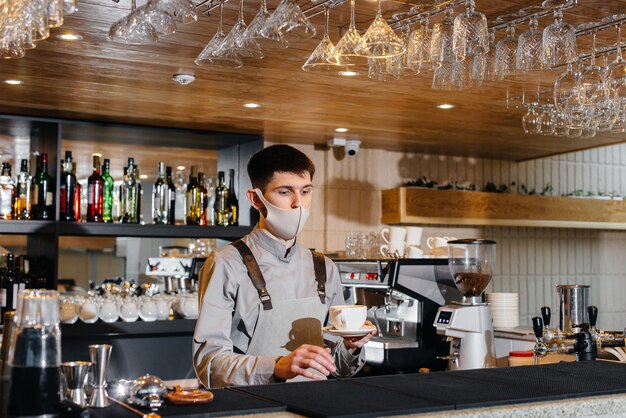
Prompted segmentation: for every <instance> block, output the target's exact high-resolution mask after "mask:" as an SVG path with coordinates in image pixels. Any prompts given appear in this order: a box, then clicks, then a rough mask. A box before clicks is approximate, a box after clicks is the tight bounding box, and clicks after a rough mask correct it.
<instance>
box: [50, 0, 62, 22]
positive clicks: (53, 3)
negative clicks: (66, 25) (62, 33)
mask: <svg viewBox="0 0 626 418" xmlns="http://www.w3.org/2000/svg"><path fill="white" fill-rule="evenodd" d="M62 25H63V0H50V1H49V2H48V27H49V28H58V27H61V26H62Z"/></svg>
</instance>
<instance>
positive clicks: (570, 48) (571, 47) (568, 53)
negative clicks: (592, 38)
mask: <svg viewBox="0 0 626 418" xmlns="http://www.w3.org/2000/svg"><path fill="white" fill-rule="evenodd" d="M554 19H555V20H554V23H553V24H551V25H549V26H547V27H546V28H545V29H544V30H543V42H542V45H543V62H544V65H545V66H546V67H548V68H554V67H555V66H557V65H561V64H568V63H570V62H574V61H576V60H577V59H578V51H577V48H576V30H575V29H574V27H573V26H572V25H570V24H567V23H563V11H562V10H561V9H557V10H556V11H555V12H554Z"/></svg>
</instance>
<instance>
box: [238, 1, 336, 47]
mask: <svg viewBox="0 0 626 418" xmlns="http://www.w3.org/2000/svg"><path fill="white" fill-rule="evenodd" d="M242 1H243V0H242ZM329 19H330V12H329V10H328V7H324V38H326V37H328V21H329Z"/></svg>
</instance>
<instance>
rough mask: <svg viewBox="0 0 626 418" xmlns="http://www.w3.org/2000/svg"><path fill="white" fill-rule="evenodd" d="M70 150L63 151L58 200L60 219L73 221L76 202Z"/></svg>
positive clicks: (75, 182) (74, 177)
mask: <svg viewBox="0 0 626 418" xmlns="http://www.w3.org/2000/svg"><path fill="white" fill-rule="evenodd" d="M72 168H73V164H72V151H65V160H63V172H62V173H61V189H60V191H59V192H60V195H61V196H60V197H61V200H60V201H59V204H60V208H59V217H60V218H61V220H62V221H75V220H76V214H75V213H74V204H75V203H76V184H77V181H76V176H75V175H74V174H72Z"/></svg>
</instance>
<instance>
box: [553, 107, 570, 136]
mask: <svg viewBox="0 0 626 418" xmlns="http://www.w3.org/2000/svg"><path fill="white" fill-rule="evenodd" d="M569 131H570V129H569V120H568V119H567V116H566V114H565V113H564V112H563V111H557V112H556V113H555V114H554V133H555V134H556V136H568V135H569Z"/></svg>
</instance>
